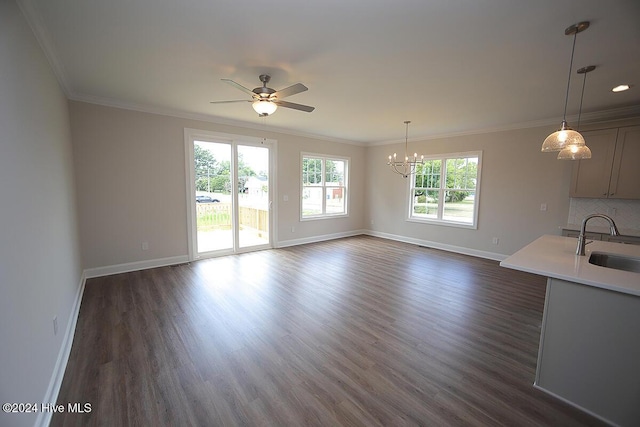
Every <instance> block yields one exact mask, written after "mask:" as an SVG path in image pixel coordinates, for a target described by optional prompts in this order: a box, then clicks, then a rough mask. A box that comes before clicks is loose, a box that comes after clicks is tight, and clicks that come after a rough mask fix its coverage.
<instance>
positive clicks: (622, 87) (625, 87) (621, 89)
mask: <svg viewBox="0 0 640 427" xmlns="http://www.w3.org/2000/svg"><path fill="white" fill-rule="evenodd" d="M629 87H630V86H629V85H618V86H616V87H614V88H613V89H611V91H612V92H624V91H625V90H628V89H629Z"/></svg>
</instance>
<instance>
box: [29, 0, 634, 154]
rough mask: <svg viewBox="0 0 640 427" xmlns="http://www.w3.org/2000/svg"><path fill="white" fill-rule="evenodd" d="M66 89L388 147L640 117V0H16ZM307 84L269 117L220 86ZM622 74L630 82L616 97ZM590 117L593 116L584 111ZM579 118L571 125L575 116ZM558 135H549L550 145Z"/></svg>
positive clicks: (80, 96) (81, 95)
mask: <svg viewBox="0 0 640 427" xmlns="http://www.w3.org/2000/svg"><path fill="white" fill-rule="evenodd" d="M18 3H19V4H20V6H21V8H22V10H23V11H24V12H25V15H26V16H27V19H28V20H29V22H30V23H31V25H32V27H33V28H34V31H35V33H36V35H37V36H38V38H39V40H40V42H41V44H42V45H43V47H44V49H45V52H46V53H47V55H48V57H49V59H50V61H51V63H52V65H53V68H54V70H55V72H56V74H57V75H58V78H59V79H60V81H61V83H62V85H63V87H64V89H65V91H66V93H67V95H68V97H69V98H71V99H75V100H83V101H89V102H96V103H100V104H106V105H116V106H122V107H126V108H133V109H139V110H144V111H152V112H165V113H170V114H175V115H179V116H188V117H190V116H193V117H201V118H205V119H207V120H212V121H217V122H221V123H233V124H240V125H244V126H249V127H259V128H263V127H265V126H266V127H267V128H268V129H274V130H287V131H289V132H293V133H301V134H311V135H318V136H323V137H327V138H330V139H338V140H346V141H352V142H354V143H360V144H376V143H381V142H390V141H398V140H403V139H404V132H405V128H404V124H403V121H404V120H411V121H412V124H411V128H410V131H409V132H410V139H418V138H427V137H434V136H441V135H451V134H463V133H470V132H478V131H486V130H499V129H508V128H513V127H521V126H522V127H524V126H532V125H539V124H552V123H557V124H558V125H559V124H560V121H561V119H562V112H563V107H564V97H565V90H566V84H567V75H568V70H569V59H570V55H571V46H572V42H573V36H565V35H564V30H565V28H566V27H568V26H569V25H571V24H575V23H577V22H580V21H584V20H588V21H590V22H591V26H590V28H588V29H587V30H586V31H584V32H582V33H580V34H578V36H577V42H576V51H575V61H574V67H573V73H572V84H571V92H570V93H571V95H570V98H569V108H568V115H569V116H574V115H576V114H577V112H578V105H579V100H580V90H581V87H582V76H581V75H578V74H576V73H575V71H576V70H577V69H578V68H581V67H583V66H586V65H596V66H597V69H596V70H595V71H593V72H592V73H590V74H589V75H588V78H587V85H586V90H585V97H584V107H583V118H585V117H586V118H587V119H588V118H589V117H592V118H595V117H598V118H605V117H611V116H620V115H629V114H633V113H635V114H638V113H640V0H606V1H603V0H529V1H526V0H429V1H427V0H399V1H390V0H369V1H363V0H359V1H356V0H322V1H311V0H307V1H303V0H272V1H255V0H233V1H231V0H229V1H222V0H109V1H104V0H85V1H78V0H18ZM263 73H266V74H270V75H271V76H272V79H271V83H270V84H269V86H270V87H272V88H274V89H282V88H284V87H286V86H289V85H291V84H294V83H298V82H301V83H304V84H305V85H306V86H307V87H308V88H309V90H308V91H307V92H304V93H300V94H297V95H294V96H292V97H290V98H287V101H291V102H295V103H301V104H308V105H312V106H315V107H316V109H315V111H314V112H312V113H304V112H300V111H296V110H290V109H286V108H280V109H278V111H277V112H276V113H275V114H273V115H272V116H270V117H268V118H266V119H264V120H263V119H260V118H258V116H257V114H256V113H255V112H254V111H253V109H252V108H251V104H249V103H237V104H222V105H212V104H210V103H209V101H213V100H233V99H245V97H247V95H245V94H244V93H243V92H241V91H239V90H237V89H235V88H233V87H231V86H229V85H227V84H225V83H224V82H222V81H221V80H220V79H222V78H229V79H233V80H235V81H236V82H238V83H240V84H242V85H244V86H246V87H249V88H254V87H256V86H260V82H259V80H258V75H259V74H263ZM620 83H628V84H632V85H635V86H634V87H632V89H631V90H629V91H626V92H622V93H617V94H616V93H612V92H611V88H612V87H613V86H615V85H617V84H620ZM585 113H587V114H585ZM570 124H571V121H570ZM543 137H544V136H541V139H542V138H543Z"/></svg>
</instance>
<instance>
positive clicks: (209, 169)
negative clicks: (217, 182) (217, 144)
mask: <svg viewBox="0 0 640 427" xmlns="http://www.w3.org/2000/svg"><path fill="white" fill-rule="evenodd" d="M193 159H194V167H195V178H196V190H198V191H208V192H211V191H212V188H211V179H212V177H213V176H214V175H215V174H216V173H215V171H216V168H217V167H218V162H217V160H216V159H215V158H214V157H213V155H212V154H211V152H210V151H209V150H207V149H205V148H202V147H201V146H199V145H198V144H194V145H193Z"/></svg>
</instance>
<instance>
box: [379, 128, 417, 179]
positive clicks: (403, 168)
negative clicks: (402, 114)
mask: <svg viewBox="0 0 640 427" xmlns="http://www.w3.org/2000/svg"><path fill="white" fill-rule="evenodd" d="M409 123H411V122H410V121H409V120H406V121H405V122H404V124H405V127H406V131H405V136H404V160H399V159H398V156H397V154H396V153H393V156H389V161H388V162H387V165H388V166H390V167H391V170H392V171H394V172H395V173H397V174H398V175H402V176H403V177H404V178H408V177H409V175H413V174H415V173H416V166H417V165H421V164H423V163H424V156H420V159H418V153H413V157H409V154H408V149H407V147H408V145H409Z"/></svg>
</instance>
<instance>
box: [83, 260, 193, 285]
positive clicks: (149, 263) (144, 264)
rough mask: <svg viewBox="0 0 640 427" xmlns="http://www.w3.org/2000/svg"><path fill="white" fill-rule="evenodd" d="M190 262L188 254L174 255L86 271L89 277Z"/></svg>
mask: <svg viewBox="0 0 640 427" xmlns="http://www.w3.org/2000/svg"><path fill="white" fill-rule="evenodd" d="M185 262H189V256H188V255H180V256H173V257H168V258H158V259H150V260H146V261H136V262H128V263H125V264H116V265H108V266H106V267H96V268H88V269H86V270H85V271H84V276H85V277H86V278H87V279H91V278H93V277H102V276H109V275H111V274H119V273H128V272H130V271H139V270H146V269H148V268H156V267H165V266H167V265H175V264H182V263H185Z"/></svg>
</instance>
